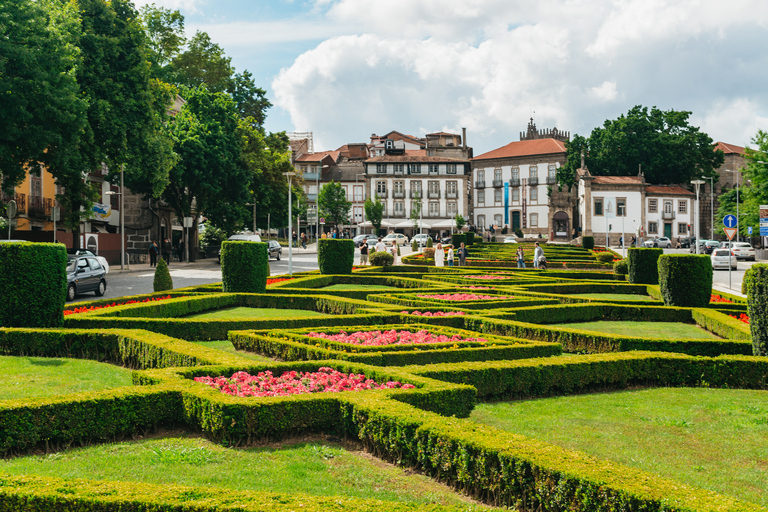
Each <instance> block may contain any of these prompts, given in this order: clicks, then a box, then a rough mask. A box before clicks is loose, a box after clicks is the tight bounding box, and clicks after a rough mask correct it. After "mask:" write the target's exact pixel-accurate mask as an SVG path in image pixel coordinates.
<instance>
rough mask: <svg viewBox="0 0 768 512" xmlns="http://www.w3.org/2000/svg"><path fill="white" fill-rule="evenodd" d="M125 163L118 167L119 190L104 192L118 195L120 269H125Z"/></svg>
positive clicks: (107, 194) (108, 194)
mask: <svg viewBox="0 0 768 512" xmlns="http://www.w3.org/2000/svg"><path fill="white" fill-rule="evenodd" d="M124 171H125V164H123V165H122V166H121V167H120V192H113V191H111V190H109V191H107V192H104V195H106V196H120V222H119V226H118V231H119V232H120V270H125V233H124V231H125V208H124V203H125V201H124V200H123V192H124V191H125V188H124V187H125V181H124V179H125V172H124Z"/></svg>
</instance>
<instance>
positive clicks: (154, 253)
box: [149, 240, 160, 267]
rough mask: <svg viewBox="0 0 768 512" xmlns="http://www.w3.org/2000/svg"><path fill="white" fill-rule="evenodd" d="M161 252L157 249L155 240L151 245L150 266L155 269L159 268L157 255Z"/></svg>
mask: <svg viewBox="0 0 768 512" xmlns="http://www.w3.org/2000/svg"><path fill="white" fill-rule="evenodd" d="M159 252H160V251H159V250H158V248H157V244H156V243H155V241H154V240H152V243H151V244H149V266H150V267H155V266H157V253H159Z"/></svg>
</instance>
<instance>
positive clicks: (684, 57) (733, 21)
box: [137, 0, 768, 155]
mask: <svg viewBox="0 0 768 512" xmlns="http://www.w3.org/2000/svg"><path fill="white" fill-rule="evenodd" d="M142 3H144V0H140V1H139V2H137V5H142ZM156 3H157V4H158V5H163V6H164V7H168V8H172V9H176V8H178V9H179V10H180V11H181V12H182V14H184V16H185V18H186V29H187V32H188V33H189V34H190V35H191V34H193V33H194V32H195V30H204V31H206V32H208V33H209V34H210V35H211V38H212V39H213V41H215V42H217V43H219V44H220V45H221V46H222V47H223V48H224V50H225V51H226V53H227V55H229V56H231V57H232V63H233V65H234V66H235V67H236V68H237V70H238V71H242V70H244V69H248V70H249V71H251V72H252V73H253V75H254V77H255V79H256V83H257V84H258V85H260V86H261V87H263V88H264V89H265V90H266V91H267V95H268V97H269V99H270V101H271V102H272V103H273V104H274V105H275V106H274V107H273V108H272V109H271V110H270V111H269V113H268V118H267V122H266V127H267V129H268V130H270V131H281V130H287V131H293V130H296V131H312V132H314V134H315V149H316V150H321V149H336V148H337V147H339V146H341V145H342V144H345V143H347V142H367V141H368V140H369V137H370V135H371V134H372V133H379V134H381V133H386V132H388V131H390V130H394V129H396V130H399V131H402V132H405V133H411V134H414V135H424V134H425V133H430V132H436V131H441V130H445V131H451V132H454V133H460V131H461V128H462V127H466V128H467V142H468V144H469V145H470V146H473V147H474V148H475V154H476V155H477V154H481V153H483V152H486V151H490V150H492V149H495V148H497V147H499V146H502V145H504V144H507V143H509V142H512V141H515V140H518V138H519V132H521V131H524V130H525V128H526V125H527V122H528V118H529V117H531V115H533V117H534V118H535V121H536V123H537V125H538V126H539V127H540V128H552V127H557V128H559V129H562V130H566V131H570V132H571V134H574V133H579V134H583V135H588V134H589V132H590V131H591V130H592V128H594V127H595V126H599V125H602V123H603V122H604V121H605V120H606V119H614V118H616V117H618V116H619V115H621V114H623V113H626V112H627V111H628V110H629V109H630V108H632V107H633V106H634V105H645V106H649V107H650V106H658V107H659V108H662V109H665V110H667V109H675V110H686V111H691V112H693V115H692V118H691V122H692V124H693V125H694V126H699V127H701V129H702V130H704V131H706V132H707V133H709V134H710V136H711V137H712V138H713V139H714V140H715V141H723V142H728V143H731V144H738V145H748V144H749V142H750V139H751V138H752V136H754V134H755V133H756V132H757V130H758V129H763V130H768V52H766V51H765V47H766V42H767V40H768V38H767V37H766V34H767V33H768V30H766V29H768V2H765V1H764V0H732V1H731V2H729V3H728V4H727V8H724V4H723V2H722V1H721V0H622V1H612V0H538V1H537V2H530V1H528V0H461V1H458V0H388V1H387V2H371V1H370V0H307V1H299V0H294V1H288V0H275V1H259V0H257V1H250V2H249V1H245V0H217V1H212V0H159V1H157V2H156Z"/></svg>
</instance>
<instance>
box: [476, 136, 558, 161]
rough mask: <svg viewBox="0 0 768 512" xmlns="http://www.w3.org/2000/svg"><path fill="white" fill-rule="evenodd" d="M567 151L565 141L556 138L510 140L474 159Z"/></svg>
mask: <svg viewBox="0 0 768 512" xmlns="http://www.w3.org/2000/svg"><path fill="white" fill-rule="evenodd" d="M553 153H563V154H564V153H565V143H564V142H561V141H559V140H555V139H534V140H521V141H519V142H510V143H509V144H507V145H506V146H502V147H500V148H498V149H494V150H493V151H489V152H487V153H483V154H482V155H479V156H476V157H475V158H474V159H473V160H490V159H492V158H512V157H516V156H531V155H550V154H553Z"/></svg>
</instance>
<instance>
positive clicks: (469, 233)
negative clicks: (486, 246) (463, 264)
mask: <svg viewBox="0 0 768 512" xmlns="http://www.w3.org/2000/svg"><path fill="white" fill-rule="evenodd" d="M474 243H475V232H474V231H467V241H466V245H467V247H468V246H470V245H472V244H474Z"/></svg>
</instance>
